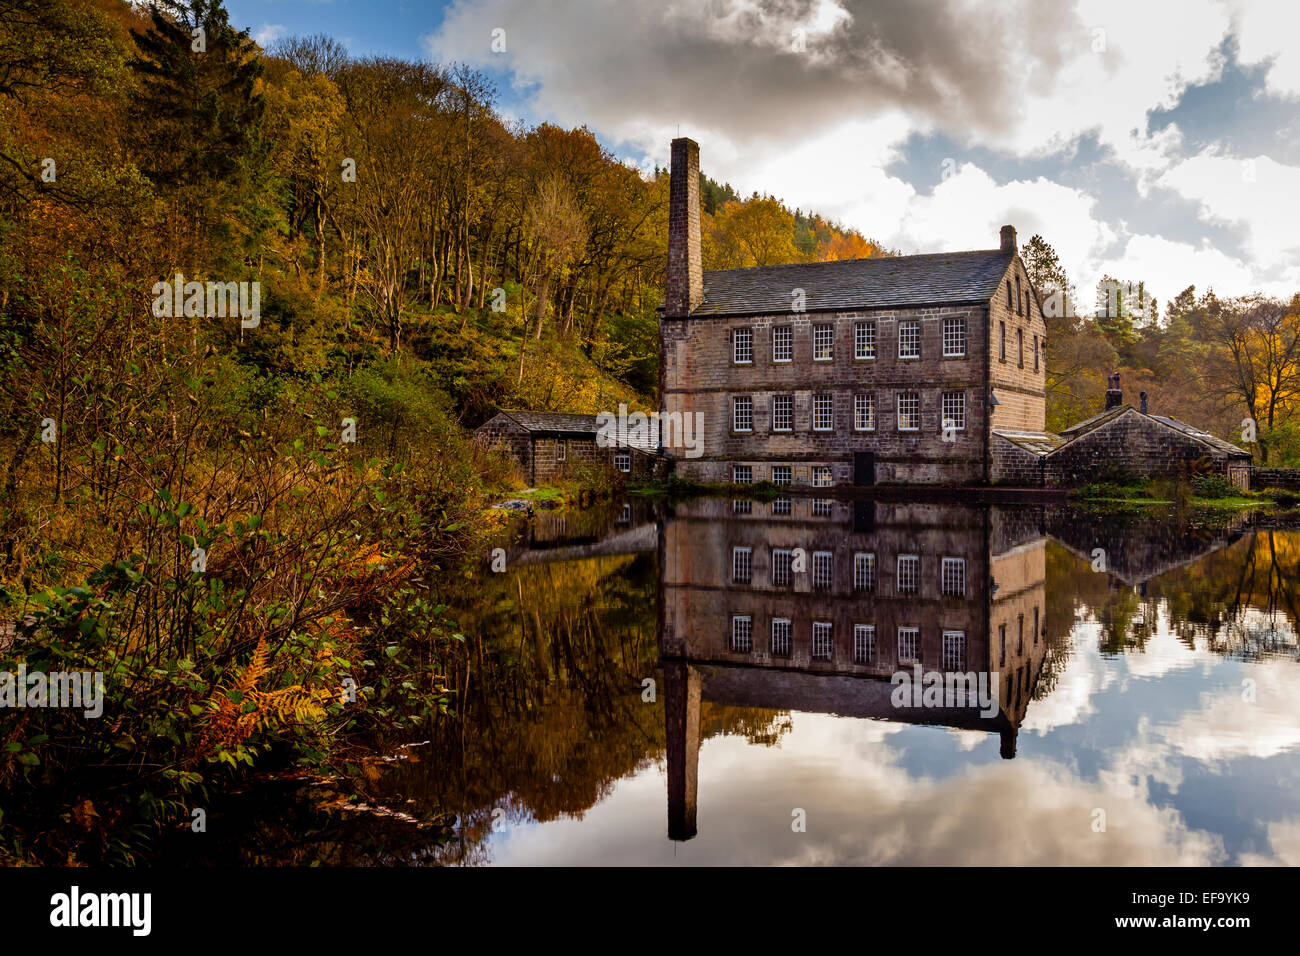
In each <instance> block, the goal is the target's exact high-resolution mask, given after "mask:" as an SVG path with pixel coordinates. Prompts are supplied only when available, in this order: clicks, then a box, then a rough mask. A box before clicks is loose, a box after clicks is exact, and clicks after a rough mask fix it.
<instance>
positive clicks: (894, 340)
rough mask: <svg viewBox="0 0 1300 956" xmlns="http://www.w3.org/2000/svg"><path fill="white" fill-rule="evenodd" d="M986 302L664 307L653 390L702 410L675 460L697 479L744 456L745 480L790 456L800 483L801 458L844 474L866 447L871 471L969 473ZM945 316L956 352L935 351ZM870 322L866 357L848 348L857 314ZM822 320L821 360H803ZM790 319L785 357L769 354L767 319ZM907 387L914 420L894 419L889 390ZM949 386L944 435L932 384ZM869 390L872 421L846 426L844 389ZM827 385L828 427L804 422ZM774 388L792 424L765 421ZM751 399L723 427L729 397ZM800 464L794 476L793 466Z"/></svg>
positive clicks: (714, 477)
mask: <svg viewBox="0 0 1300 956" xmlns="http://www.w3.org/2000/svg"><path fill="white" fill-rule="evenodd" d="M985 314H986V310H985V309H984V308H983V307H981V306H968V307H949V308H911V309H889V310H872V311H846V312H837V313H812V314H809V313H784V314H778V315H764V316H756V317H735V318H730V317H718V318H699V319H691V318H676V319H674V318H665V319H664V320H663V321H662V323H661V346H662V348H661V361H662V365H663V367H662V376H663V377H662V381H663V399H662V404H663V407H664V409H665V411H667V412H674V411H680V412H683V413H687V412H702V413H703V415H704V455H703V456H702V457H700V458H698V459H678V461H677V463H676V471H677V473H678V474H680V475H683V476H684V477H688V478H692V479H695V480H700V481H728V480H730V476H731V466H732V465H733V464H735V463H741V464H750V465H752V466H753V467H754V480H755V481H761V480H764V479H766V478H768V477H769V476H770V473H771V472H770V469H771V466H772V465H775V464H781V465H790V466H792V470H793V473H794V475H795V483H796V484H800V483H806V482H807V480H808V475H809V474H810V472H809V470H808V466H810V465H814V464H829V465H831V466H832V470H833V480H834V483H835V484H837V485H839V484H850V483H852V480H853V474H852V471H853V453H854V452H855V451H871V452H874V453H875V456H876V478H877V481H878V482H880V483H908V482H916V483H927V484H941V483H951V484H970V483H977V482H980V481H982V480H983V477H984V447H985V446H984V436H985V435H986V433H987V426H988V419H987V405H986V402H985V397H986V393H985V389H984V384H983V383H984V375H985V367H984V363H985V360H986V359H985V356H986V352H985V350H986V348H987V338H986V334H987V326H986V318H985ZM947 317H958V318H961V319H963V320H964V321H965V322H966V335H967V343H966V355H965V356H963V357H958V358H945V357H943V355H942V352H943V341H942V337H943V323H944V319H945V318H947ZM903 319H908V320H910V319H915V320H918V321H919V322H920V329H921V358H919V359H900V358H899V357H898V323H899V321H900V320H903ZM864 321H874V322H875V323H876V356H877V357H876V358H874V359H857V358H855V357H854V330H855V326H856V324H857V323H858V322H864ZM817 325H831V326H832V327H833V328H834V354H833V357H832V359H831V360H830V361H814V360H813V357H812V349H813V328H814V326H817ZM787 326H788V327H790V328H791V330H792V335H793V356H794V357H793V360H792V361H791V362H788V363H778V362H774V361H773V358H772V336H773V330H774V329H775V328H779V327H787ZM738 329H748V330H751V331H752V334H753V361H752V362H751V363H748V364H736V363H735V362H734V361H733V335H734V334H735V332H736V330H738ZM907 391H916V392H918V393H919V397H920V403H921V415H920V426H921V427H920V429H919V430H918V431H916V432H911V431H900V430H899V429H898V427H897V424H898V414H897V409H898V395H899V393H900V392H907ZM945 391H959V392H962V393H963V394H964V395H965V396H966V425H965V428H964V429H962V430H960V431H957V432H955V433H954V438H955V440H954V441H950V442H948V441H944V440H943V435H942V431H941V428H940V418H941V414H942V412H941V395H942V393H943V392H945ZM859 393H862V394H871V395H874V396H875V402H876V427H875V429H874V430H870V431H866V430H863V431H859V430H855V429H854V414H853V402H854V396H855V395H856V394H859ZM817 394H830V395H831V396H832V397H833V407H834V420H833V428H832V429H831V430H830V431H814V430H813V427H812V421H813V398H814V396H815V395H817ZM774 395H789V396H791V398H792V400H793V410H794V416H793V418H794V420H793V425H794V427H793V430H792V431H789V432H776V431H774V430H773V428H772V404H773V403H772V399H773V396H774ZM737 396H749V397H750V398H751V399H752V400H753V428H752V431H749V432H743V431H736V430H734V429H733V428H732V424H733V423H732V399H733V398H734V397H737ZM801 475H802V476H803V482H801V481H800V478H799V476H801Z"/></svg>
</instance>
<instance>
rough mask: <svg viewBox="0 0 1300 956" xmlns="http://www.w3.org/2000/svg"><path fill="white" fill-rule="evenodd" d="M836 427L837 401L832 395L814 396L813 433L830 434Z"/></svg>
mask: <svg viewBox="0 0 1300 956" xmlns="http://www.w3.org/2000/svg"><path fill="white" fill-rule="evenodd" d="M833 427H835V399H834V397H833V396H831V395H814V396H813V431H815V432H828V431H830V430H831V429H832V428H833Z"/></svg>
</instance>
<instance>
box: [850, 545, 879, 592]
mask: <svg viewBox="0 0 1300 956" xmlns="http://www.w3.org/2000/svg"><path fill="white" fill-rule="evenodd" d="M853 589H854V590H855V591H874V590H875V589H876V553H875V552H874V551H855V552H854V553H853Z"/></svg>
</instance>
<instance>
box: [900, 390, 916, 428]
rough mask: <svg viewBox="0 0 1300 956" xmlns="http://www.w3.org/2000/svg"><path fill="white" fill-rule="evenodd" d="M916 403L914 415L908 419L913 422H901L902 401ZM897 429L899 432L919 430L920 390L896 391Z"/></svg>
mask: <svg viewBox="0 0 1300 956" xmlns="http://www.w3.org/2000/svg"><path fill="white" fill-rule="evenodd" d="M904 400H906V401H907V402H909V403H911V402H913V401H914V402H915V403H916V416H915V418H914V419H910V420H912V421H914V422H915V424H912V425H904V424H903V402H904ZM898 430H899V431H900V432H919V431H920V430H921V393H920V392H899V393H898Z"/></svg>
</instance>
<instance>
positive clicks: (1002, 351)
mask: <svg viewBox="0 0 1300 956" xmlns="http://www.w3.org/2000/svg"><path fill="white" fill-rule="evenodd" d="M1010 304H1011V303H1010V302H1008V303H1007V305H1010ZM998 334H999V337H1000V341H999V344H998V358H1000V359H1001V360H1002V361H1004V362H1005V361H1006V360H1007V324H1006V323H1005V322H999V323H998Z"/></svg>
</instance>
